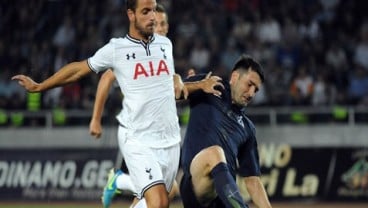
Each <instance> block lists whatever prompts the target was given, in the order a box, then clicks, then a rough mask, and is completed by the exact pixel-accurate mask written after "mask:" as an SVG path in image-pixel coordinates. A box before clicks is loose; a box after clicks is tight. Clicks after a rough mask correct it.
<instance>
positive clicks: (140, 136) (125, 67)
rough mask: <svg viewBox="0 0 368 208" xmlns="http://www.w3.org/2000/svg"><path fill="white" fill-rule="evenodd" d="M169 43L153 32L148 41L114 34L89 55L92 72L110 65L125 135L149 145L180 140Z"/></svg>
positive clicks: (160, 144)
mask: <svg viewBox="0 0 368 208" xmlns="http://www.w3.org/2000/svg"><path fill="white" fill-rule="evenodd" d="M172 50H173V49H172V43H171V41H170V40H169V39H168V38H167V37H164V36H160V35H157V34H155V35H153V36H152V38H151V39H150V41H149V42H148V43H144V42H143V41H140V40H137V39H134V38H132V37H130V36H129V35H126V36H125V37H124V38H113V39H111V40H110V42H109V43H108V44H106V45H105V46H103V47H102V48H100V49H99V50H98V51H97V52H96V53H95V55H94V56H92V57H90V58H89V59H88V64H89V66H90V68H91V69H92V70H93V71H95V72H97V73H98V72H100V71H104V70H106V69H108V68H111V69H112V70H113V72H114V74H115V76H116V79H117V81H118V83H119V86H120V89H121V92H122V93H123V94H124V99H123V109H122V111H121V112H120V113H119V115H117V119H118V121H119V123H120V124H121V125H122V126H125V127H126V128H127V129H129V131H130V132H128V135H127V136H128V137H129V138H133V139H137V140H140V142H142V144H145V145H147V146H150V147H157V148H161V147H168V146H172V145H174V144H177V143H178V142H180V128H179V123H178V117H177V111H176V102H175V95H174V84H173V75H174V73H175V70H174V60H173V55H172Z"/></svg>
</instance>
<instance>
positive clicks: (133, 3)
mask: <svg viewBox="0 0 368 208" xmlns="http://www.w3.org/2000/svg"><path fill="white" fill-rule="evenodd" d="M125 6H126V10H128V9H130V10H132V11H135V9H137V0H126V1H125Z"/></svg>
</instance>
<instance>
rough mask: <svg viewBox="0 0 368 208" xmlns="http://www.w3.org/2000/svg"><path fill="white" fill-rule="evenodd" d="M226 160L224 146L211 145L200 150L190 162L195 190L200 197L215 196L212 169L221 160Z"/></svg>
mask: <svg viewBox="0 0 368 208" xmlns="http://www.w3.org/2000/svg"><path fill="white" fill-rule="evenodd" d="M223 161H225V157H224V154H223V151H222V148H221V147H219V146H211V147H208V148H206V149H203V150H202V151H200V152H199V153H198V154H197V155H196V156H195V157H194V158H193V160H192V162H191V164H190V174H191V177H192V178H191V180H192V184H193V191H194V193H195V195H196V196H197V198H198V199H201V198H211V197H213V196H215V191H214V190H215V189H214V184H213V180H212V178H211V177H210V173H211V170H212V168H213V167H214V166H216V165H217V164H218V163H219V162H223Z"/></svg>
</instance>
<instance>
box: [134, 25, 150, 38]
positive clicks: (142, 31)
mask: <svg viewBox="0 0 368 208" xmlns="http://www.w3.org/2000/svg"><path fill="white" fill-rule="evenodd" d="M134 27H135V29H136V30H137V31H138V33H139V34H140V35H142V37H143V38H144V39H146V40H148V39H149V37H150V36H152V35H153V30H149V29H145V28H144V27H143V26H141V25H139V24H138V23H137V21H135V22H134Z"/></svg>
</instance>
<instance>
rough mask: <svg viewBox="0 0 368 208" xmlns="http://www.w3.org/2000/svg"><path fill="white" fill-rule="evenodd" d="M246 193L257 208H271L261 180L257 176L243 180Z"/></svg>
mask: <svg viewBox="0 0 368 208" xmlns="http://www.w3.org/2000/svg"><path fill="white" fill-rule="evenodd" d="M244 182H245V186H246V187H247V191H248V193H249V195H250V197H251V198H252V201H253V202H254V204H256V205H257V207H259V208H271V207H272V206H271V203H270V201H269V200H268V196H267V193H266V190H265V189H264V186H263V184H262V181H261V179H260V178H259V177H258V176H250V177H245V178H244Z"/></svg>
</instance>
